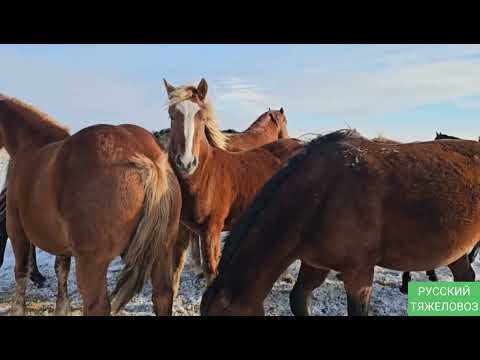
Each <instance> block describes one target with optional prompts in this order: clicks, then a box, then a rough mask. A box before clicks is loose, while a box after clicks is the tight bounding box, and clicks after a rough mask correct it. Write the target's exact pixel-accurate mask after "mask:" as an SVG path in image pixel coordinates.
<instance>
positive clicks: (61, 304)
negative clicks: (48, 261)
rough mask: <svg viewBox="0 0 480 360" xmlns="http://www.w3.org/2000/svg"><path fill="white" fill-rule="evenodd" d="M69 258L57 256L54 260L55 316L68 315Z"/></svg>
mask: <svg viewBox="0 0 480 360" xmlns="http://www.w3.org/2000/svg"><path fill="white" fill-rule="evenodd" d="M70 263H71V258H70V257H69V256H57V257H56V258H55V273H56V274H57V303H56V305H55V315H57V316H65V315H68V314H69V313H70V310H71V309H70V298H69V296H68V273H69V272H70Z"/></svg>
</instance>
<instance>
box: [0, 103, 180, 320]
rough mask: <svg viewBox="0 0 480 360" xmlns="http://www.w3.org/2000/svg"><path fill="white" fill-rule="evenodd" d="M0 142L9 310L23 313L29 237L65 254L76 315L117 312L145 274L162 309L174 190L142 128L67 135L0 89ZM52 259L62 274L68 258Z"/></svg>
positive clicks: (164, 160)
mask: <svg viewBox="0 0 480 360" xmlns="http://www.w3.org/2000/svg"><path fill="white" fill-rule="evenodd" d="M0 146H1V147H5V148H6V150H7V152H8V153H9V155H10V158H11V159H12V161H13V164H14V166H13V169H12V174H11V179H10V182H9V186H8V190H7V192H8V193H7V230H8V234H9V236H10V240H11V242H12V247H13V251H14V254H15V279H16V282H17V286H16V294H15V300H14V305H13V307H12V313H13V314H16V315H22V314H24V309H25V290H26V283H27V273H28V259H29V255H31V251H30V249H31V246H30V244H34V245H35V246H37V247H39V248H41V249H43V250H45V251H47V252H49V253H52V254H54V255H57V259H61V258H62V257H63V258H64V259H69V257H70V256H74V257H75V261H76V273H77V284H78V287H79V291H80V294H81V296H82V299H83V313H84V314H85V315H107V314H110V310H111V309H112V310H113V311H114V312H117V311H118V310H120V309H121V308H122V307H123V306H124V305H125V304H126V303H127V302H128V301H129V300H130V299H131V298H132V297H133V296H134V295H135V294H136V293H137V292H139V291H140V290H141V289H142V287H143V283H144V280H145V279H146V277H147V276H149V275H150V276H151V279H152V285H153V295H152V300H153V304H154V311H155V313H156V314H171V310H172V309H171V308H172V301H173V293H174V291H175V290H174V287H175V284H174V282H175V280H174V278H175V274H174V269H173V265H172V263H173V262H175V259H173V256H172V254H173V253H174V247H175V245H176V244H175V240H176V234H177V229H178V223H179V216H180V208H181V194H180V188H179V184H178V181H177V180H176V177H175V175H174V173H173V171H172V169H171V168H170V165H169V163H168V155H167V153H166V152H165V151H163V150H162V149H161V148H160V147H159V146H158V145H157V143H156V141H155V139H154V137H153V136H152V135H151V134H150V133H149V132H147V131H146V130H144V129H142V128H140V127H137V126H134V125H120V126H110V125H96V126H91V127H88V128H85V129H83V130H81V131H79V132H78V133H76V134H74V135H72V136H69V135H68V132H67V130H66V129H64V128H63V127H61V126H60V125H58V124H57V123H56V122H55V121H53V120H52V119H51V118H50V117H48V116H47V115H46V114H43V113H41V112H40V111H38V110H37V109H35V108H33V107H32V106H30V105H27V104H25V103H23V102H21V101H19V100H16V99H14V98H10V97H6V96H2V97H0ZM39 209H40V211H39ZM29 253H30V254H29ZM120 255H123V256H122V257H123V260H124V263H125V267H124V269H123V270H122V272H121V274H120V276H119V280H118V282H117V286H116V288H115V290H114V292H113V299H112V305H110V300H109V298H108V295H107V287H106V272H107V269H108V265H109V263H110V262H111V261H112V259H114V258H115V257H117V256H120ZM56 265H57V266H58V268H59V272H60V274H61V275H64V276H66V274H68V266H69V262H67V261H59V263H58V264H56ZM65 281H66V279H65ZM57 306H60V307H62V304H61V303H60V304H59V303H58V302H57Z"/></svg>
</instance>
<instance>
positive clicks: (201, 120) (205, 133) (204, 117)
mask: <svg viewBox="0 0 480 360" xmlns="http://www.w3.org/2000/svg"><path fill="white" fill-rule="evenodd" d="M165 87H166V90H167V93H168V98H169V103H168V112H169V115H170V119H171V134H170V136H171V137H170V146H169V159H170V162H171V163H172V166H173V168H174V170H175V173H176V174H177V177H178V179H179V182H180V186H181V188H182V198H183V206H182V213H181V222H182V224H184V225H185V226H187V227H188V228H189V229H190V230H191V231H193V232H195V233H196V234H198V235H199V236H200V239H201V246H202V253H203V254H202V255H203V259H204V264H203V267H204V273H205V275H206V276H207V281H208V282H211V281H212V280H213V278H214V277H215V276H216V272H217V266H218V261H219V258H220V234H221V232H222V230H229V229H230V226H231V224H232V223H234V222H235V221H236V219H237V218H238V217H239V215H240V214H241V213H242V212H243V211H244V210H245V209H246V208H247V207H248V205H249V204H250V202H251V201H252V200H253V198H254V196H255V194H256V192H257V191H258V190H259V189H260V188H261V187H262V186H263V184H265V182H266V181H267V180H268V179H270V177H271V176H272V175H273V174H275V173H276V172H277V171H278V170H279V169H280V168H282V167H283V166H284V164H285V163H286V161H287V160H288V159H289V158H290V157H291V156H292V155H293V154H294V153H295V151H298V150H299V149H301V148H303V146H302V145H301V143H300V142H299V141H298V140H294V139H281V140H277V141H275V142H271V143H269V144H267V145H263V146H261V147H258V148H255V149H252V150H248V151H241V152H229V151H227V150H226V149H227V141H228V139H227V137H226V136H225V135H224V134H222V132H221V131H220V130H219V129H218V127H217V125H216V121H215V120H214V117H213V111H212V105H211V103H210V102H209V101H207V100H206V95H207V89H208V85H207V82H206V81H205V80H204V79H202V80H201V81H200V83H199V85H198V87H194V86H180V87H177V88H175V87H174V86H172V85H171V84H169V83H168V82H167V81H166V80H165Z"/></svg>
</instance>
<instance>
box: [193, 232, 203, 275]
mask: <svg viewBox="0 0 480 360" xmlns="http://www.w3.org/2000/svg"><path fill="white" fill-rule="evenodd" d="M190 255H191V259H192V265H193V266H192V267H193V273H194V274H195V276H197V277H198V278H201V277H203V268H202V253H201V250H200V237H199V236H198V235H197V234H194V233H191V234H190Z"/></svg>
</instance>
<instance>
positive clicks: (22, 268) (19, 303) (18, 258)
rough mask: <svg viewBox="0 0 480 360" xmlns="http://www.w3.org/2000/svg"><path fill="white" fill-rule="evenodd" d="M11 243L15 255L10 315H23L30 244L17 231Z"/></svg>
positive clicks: (23, 235)
mask: <svg viewBox="0 0 480 360" xmlns="http://www.w3.org/2000/svg"><path fill="white" fill-rule="evenodd" d="M14 238H15V240H14V241H13V242H12V247H13V252H14V255H15V282H16V287H15V298H14V302H13V306H12V308H11V310H10V315H13V316H23V315H25V292H26V289H27V283H28V275H29V274H28V273H29V266H28V265H29V258H30V256H32V254H31V249H32V248H31V246H30V242H29V241H28V239H27V238H26V236H25V234H24V233H23V230H21V229H18V230H17V231H16V234H15V236H14Z"/></svg>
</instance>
